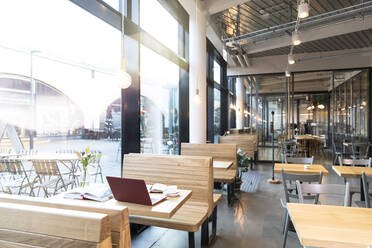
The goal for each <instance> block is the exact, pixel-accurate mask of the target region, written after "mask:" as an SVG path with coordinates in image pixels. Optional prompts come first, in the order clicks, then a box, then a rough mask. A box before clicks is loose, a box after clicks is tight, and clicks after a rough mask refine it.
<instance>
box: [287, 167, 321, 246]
mask: <svg viewBox="0 0 372 248" xmlns="http://www.w3.org/2000/svg"><path fill="white" fill-rule="evenodd" d="M281 174H282V181H283V190H284V199H283V198H281V199H280V202H281V204H282V207H283V208H284V209H285V216H284V218H285V219H284V224H283V247H285V246H286V243H287V236H288V231H289V226H290V223H291V219H290V216H289V214H288V210H287V203H289V202H293V201H298V199H299V196H298V194H297V189H296V186H294V187H293V186H292V185H291V184H292V181H297V180H300V181H301V182H306V183H308V184H310V183H317V184H321V183H322V178H323V173H322V172H320V173H319V174H318V175H301V174H292V173H286V172H284V170H283V169H282V170H281ZM293 192H294V193H293ZM306 198H307V199H317V198H318V195H308V196H306Z"/></svg>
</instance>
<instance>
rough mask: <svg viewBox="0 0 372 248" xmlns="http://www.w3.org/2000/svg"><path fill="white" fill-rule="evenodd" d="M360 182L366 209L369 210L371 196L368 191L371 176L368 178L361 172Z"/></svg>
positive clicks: (371, 180) (371, 182)
mask: <svg viewBox="0 0 372 248" xmlns="http://www.w3.org/2000/svg"><path fill="white" fill-rule="evenodd" d="M362 182H363V191H364V199H365V204H366V208H371V207H372V205H371V199H372V195H371V194H370V192H371V190H370V189H369V186H370V185H372V176H368V175H366V173H364V172H362Z"/></svg>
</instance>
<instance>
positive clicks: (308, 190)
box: [296, 180, 351, 207]
mask: <svg viewBox="0 0 372 248" xmlns="http://www.w3.org/2000/svg"><path fill="white" fill-rule="evenodd" d="M296 186H297V190H298V195H299V199H300V202H301V203H304V195H306V194H318V195H319V194H326V195H343V196H344V206H345V207H347V206H350V205H351V203H350V185H349V183H348V182H347V183H346V185H342V184H301V182H300V181H299V180H296ZM317 203H318V201H317V199H316V201H314V204H317Z"/></svg>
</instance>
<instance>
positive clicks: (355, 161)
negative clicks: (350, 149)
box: [338, 157, 372, 167]
mask: <svg viewBox="0 0 372 248" xmlns="http://www.w3.org/2000/svg"><path fill="white" fill-rule="evenodd" d="M338 161H339V164H340V166H344V165H350V166H365V167H371V164H372V158H368V159H348V158H347V159H341V157H338Z"/></svg>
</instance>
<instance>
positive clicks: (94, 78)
mask: <svg viewBox="0 0 372 248" xmlns="http://www.w3.org/2000/svg"><path fill="white" fill-rule="evenodd" d="M15 13H16V14H15ZM20 17H22V18H20ZM0 33H1V34H2V35H1V36H0V67H1V76H0V78H1V79H0V89H1V90H0V91H1V93H0V102H1V103H2V104H1V106H0V121H1V125H3V126H4V125H6V126H7V127H8V132H6V133H5V134H4V136H3V139H2V141H1V145H0V147H1V148H5V149H10V148H11V149H14V150H20V149H28V148H30V143H32V141H33V149H35V150H37V151H38V153H55V152H56V151H60V150H64V151H74V150H76V151H81V150H83V149H84V148H85V147H88V146H89V147H90V148H91V149H93V150H97V151H101V152H102V157H101V164H102V169H103V174H104V175H116V176H118V175H120V168H121V166H120V164H121V163H120V149H119V148H120V141H119V139H120V130H121V122H120V120H121V117H120V116H121V114H120V113H121V110H120V88H119V87H118V84H117V78H116V77H115V72H116V71H117V70H118V68H119V67H120V31H118V30H116V29H114V28H113V27H112V26H110V25H109V24H107V23H105V22H103V21H102V20H100V19H98V18H97V17H95V16H93V15H91V14H90V13H88V12H87V11H85V10H83V9H82V8H80V7H78V6H77V5H75V4H73V3H72V2H70V1H65V0H54V1H45V0H34V1H20V0H12V1H3V2H2V3H1V8H0ZM31 75H32V78H33V80H32V82H31V79H30V76H31ZM12 130H15V132H12ZM30 134H31V135H30ZM14 139H17V140H19V141H20V143H14V142H12V140H14ZM30 140H31V141H30ZM17 144H18V145H17Z"/></svg>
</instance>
